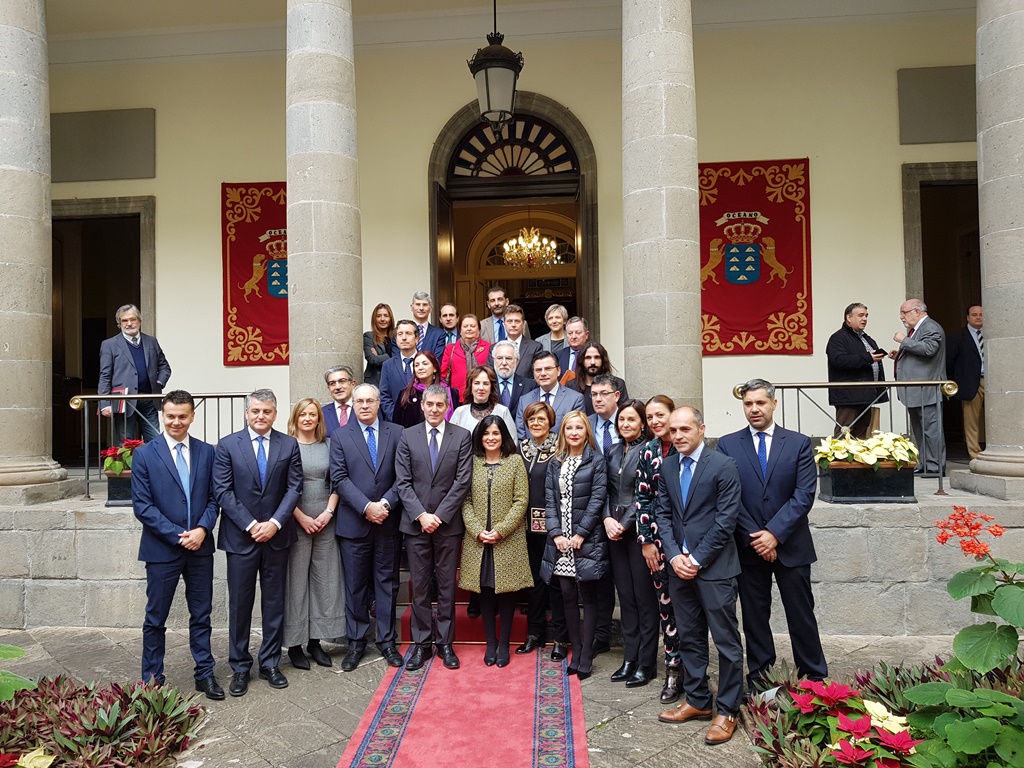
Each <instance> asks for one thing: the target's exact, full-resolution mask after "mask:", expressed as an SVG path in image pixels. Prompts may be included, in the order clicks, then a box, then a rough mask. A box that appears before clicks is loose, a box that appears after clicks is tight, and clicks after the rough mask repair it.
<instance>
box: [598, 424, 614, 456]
mask: <svg viewBox="0 0 1024 768" xmlns="http://www.w3.org/2000/svg"><path fill="white" fill-rule="evenodd" d="M601 452H602V453H604V455H605V456H607V455H608V454H609V453H611V452H612V423H611V422H610V421H606V422H605V423H604V440H603V441H602V442H601Z"/></svg>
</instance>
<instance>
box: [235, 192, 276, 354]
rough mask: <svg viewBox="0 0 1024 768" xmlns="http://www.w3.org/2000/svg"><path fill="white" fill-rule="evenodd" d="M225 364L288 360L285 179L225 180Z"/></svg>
mask: <svg viewBox="0 0 1024 768" xmlns="http://www.w3.org/2000/svg"><path fill="white" fill-rule="evenodd" d="M221 203H222V209H221V228H222V245H223V249H222V258H223V266H224V365H226V366H238V365H287V364H288V230H287V226H288V217H287V205H286V203H287V198H286V195H285V183H284V182H283V181H275V182H269V183H263V184H221Z"/></svg>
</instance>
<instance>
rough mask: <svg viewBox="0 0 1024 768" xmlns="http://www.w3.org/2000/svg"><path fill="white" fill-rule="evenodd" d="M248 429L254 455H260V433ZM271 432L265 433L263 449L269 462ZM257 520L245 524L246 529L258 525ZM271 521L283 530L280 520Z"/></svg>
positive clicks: (272, 519)
mask: <svg viewBox="0 0 1024 768" xmlns="http://www.w3.org/2000/svg"><path fill="white" fill-rule="evenodd" d="M246 429H248V430H249V442H251V443H252V455H253V456H258V455H259V453H260V444H259V441H257V440H256V438H257V437H259V435H258V434H257V433H256V432H255V431H254V430H253V428H252V427H246ZM273 431H274V430H272V429H271V430H270V432H273ZM270 432H267V434H265V435H263V451H264V453H266V454H267V460H268V462H269V459H270ZM267 469H270V464H269V463H268V464H267ZM257 522H258V521H257V520H253V521H252V522H251V523H249V524H248V525H247V526H245V530H247V531H248V530H249V529H250V528H252V527H253V526H254V525H256V523H257ZM270 522H272V523H273V524H274V525H276V526H277V530H279V531H280V530H281V524H280V523H279V522H277V520H275V519H274V518H270Z"/></svg>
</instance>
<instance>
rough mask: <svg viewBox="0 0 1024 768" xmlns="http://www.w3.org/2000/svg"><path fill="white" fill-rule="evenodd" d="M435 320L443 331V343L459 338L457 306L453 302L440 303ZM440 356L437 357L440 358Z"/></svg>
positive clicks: (453, 341) (446, 344)
mask: <svg viewBox="0 0 1024 768" xmlns="http://www.w3.org/2000/svg"><path fill="white" fill-rule="evenodd" d="M437 322H438V325H440V327H441V330H442V331H444V345H445V346H446V347H447V346H448V345H449V344H454V343H455V342H456V341H458V340H459V308H458V307H456V306H455V305H454V304H442V305H441V306H440V308H439V309H438V310H437ZM440 359H441V358H438V360H440Z"/></svg>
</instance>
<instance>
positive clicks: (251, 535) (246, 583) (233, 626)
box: [213, 389, 302, 696]
mask: <svg viewBox="0 0 1024 768" xmlns="http://www.w3.org/2000/svg"><path fill="white" fill-rule="evenodd" d="M276 417H277V398H276V397H275V396H274V393H273V392H271V391H270V390H269V389H257V390H256V391H255V392H253V393H252V394H251V395H248V396H247V397H246V398H245V418H246V421H247V422H248V427H246V428H245V429H243V430H241V431H240V432H234V433H233V434H230V435H228V436H226V437H223V438H221V441H220V442H219V443H218V444H217V453H216V457H215V460H214V466H213V487H214V493H215V494H216V496H217V502H218V503H219V504H220V507H221V510H222V511H223V513H224V514H223V516H222V517H221V520H220V535H219V537H218V539H217V545H218V546H219V547H220V548H221V549H222V550H224V551H225V552H227V556H228V633H229V653H228V661H229V662H230V664H231V670H232V673H233V674H232V676H231V685H229V686H228V692H229V693H230V694H231V695H232V696H244V695H245V693H246V691H248V690H249V671H250V670H251V669H252V661H253V659H252V654H250V653H249V633H250V629H251V627H252V606H253V603H254V602H255V600H256V579H257V578H259V581H260V593H261V597H262V599H261V602H260V607H261V609H262V612H263V645H262V646H261V647H260V653H259V675H260V678H262V679H263V680H266V681H267V682H268V683H269V684H270V687H271V688H287V687H288V679H287V678H286V677H285V676H284V675H283V674H281V670H280V669H279V668H278V665H279V664H280V661H281V644H282V641H283V639H284V594H285V579H286V578H287V575H288V548H289V547H290V546H291V545H292V542H294V541H295V522H294V517H293V516H292V515H293V513H294V512H295V507H296V506H297V505H298V503H299V498H300V496H301V495H302V458H301V457H300V455H299V444H298V443H297V442H296V441H295V438H294V437H290V436H289V435H286V434H284V433H283V432H278V431H277V430H275V429H273V426H274V419H275V418H276Z"/></svg>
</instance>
